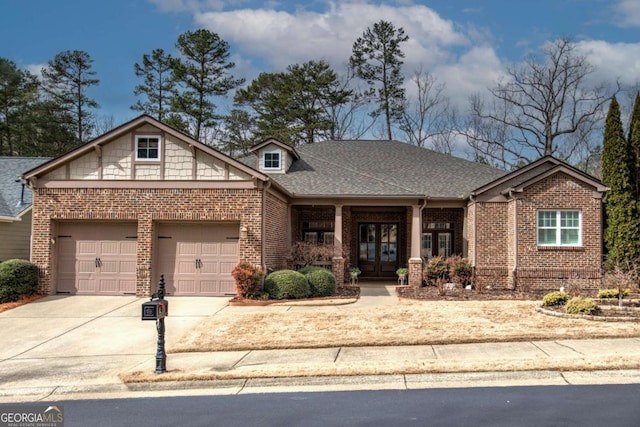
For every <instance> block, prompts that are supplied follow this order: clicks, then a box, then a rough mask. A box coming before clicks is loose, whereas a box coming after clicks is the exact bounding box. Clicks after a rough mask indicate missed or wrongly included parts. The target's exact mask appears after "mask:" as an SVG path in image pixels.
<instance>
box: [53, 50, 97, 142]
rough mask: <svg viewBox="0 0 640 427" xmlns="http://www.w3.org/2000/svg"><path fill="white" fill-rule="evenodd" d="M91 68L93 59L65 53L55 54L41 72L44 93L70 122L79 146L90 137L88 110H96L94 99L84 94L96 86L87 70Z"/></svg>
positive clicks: (90, 123) (93, 72) (87, 56)
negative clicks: (74, 129)
mask: <svg viewBox="0 0 640 427" xmlns="http://www.w3.org/2000/svg"><path fill="white" fill-rule="evenodd" d="M92 64H93V59H91V56H89V54H88V53H87V52H84V51H81V50H74V51H69V50H66V51H63V52H60V53H58V54H57V55H56V56H55V57H54V58H53V60H51V61H49V63H48V65H47V67H45V68H43V69H42V77H43V79H44V89H45V91H46V92H47V93H48V94H49V96H50V97H51V100H52V101H54V102H55V103H57V104H58V105H60V106H61V108H63V109H64V110H65V111H66V112H67V113H68V114H69V116H70V117H72V118H73V124H74V127H75V128H76V138H77V141H78V142H80V143H82V142H85V141H87V140H88V139H89V137H90V136H91V129H92V127H93V114H92V113H91V110H90V109H92V108H98V107H99V105H98V103H97V102H96V101H95V100H94V99H92V98H89V97H88V96H87V90H88V89H89V88H90V87H91V86H95V85H97V84H98V83H100V80H98V79H96V78H95V75H96V72H95V71H94V70H92V69H91V65H92Z"/></svg>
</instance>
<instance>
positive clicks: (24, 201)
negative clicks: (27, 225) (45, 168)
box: [0, 156, 50, 221]
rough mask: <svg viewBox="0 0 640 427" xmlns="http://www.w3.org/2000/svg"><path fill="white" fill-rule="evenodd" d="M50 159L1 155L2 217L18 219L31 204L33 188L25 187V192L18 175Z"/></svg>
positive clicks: (0, 210) (0, 190)
mask: <svg viewBox="0 0 640 427" xmlns="http://www.w3.org/2000/svg"><path fill="white" fill-rule="evenodd" d="M49 160H50V159H49V158H48V157H13V156H10V157H0V219H3V220H10V221H15V220H18V219H19V218H20V216H21V215H22V213H24V212H25V211H26V210H27V209H28V208H29V207H30V206H31V190H29V189H28V188H24V192H23V186H22V182H21V180H19V179H18V177H19V176H20V175H22V173H24V171H26V170H29V169H33V168H34V167H37V166H39V165H41V164H42V163H44V162H47V161H49ZM25 187H26V186H25Z"/></svg>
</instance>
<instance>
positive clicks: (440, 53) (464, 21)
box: [0, 0, 640, 124]
mask: <svg viewBox="0 0 640 427" xmlns="http://www.w3.org/2000/svg"><path fill="white" fill-rule="evenodd" d="M381 19H385V20H388V21H391V22H393V23H394V24H395V25H396V26H398V27H403V28H404V30H405V32H406V33H407V34H408V35H409V37H410V41H409V42H408V43H407V44H405V46H404V51H405V53H406V58H405V67H404V70H405V74H406V75H407V76H410V75H411V74H413V71H415V70H417V69H418V68H420V67H422V68H423V69H424V70H428V71H430V72H432V73H433V74H434V75H435V76H436V77H437V78H438V80H439V81H440V82H443V83H445V84H446V87H447V91H448V95H449V96H450V97H451V99H452V101H453V102H454V103H457V104H459V105H462V104H463V103H464V102H465V100H466V98H467V97H468V96H469V95H470V94H472V93H474V92H476V91H482V90H485V88H486V87H487V86H490V85H491V84H492V82H494V81H495V80H496V79H498V78H499V77H500V76H501V75H502V74H501V73H502V71H503V70H504V67H505V65H506V64H509V63H514V62H518V61H519V60H521V58H522V57H523V55H525V54H526V53H528V52H530V51H531V50H536V49H538V48H539V47H540V46H541V45H542V44H544V43H545V42H547V41H550V40H554V39H556V38H558V37H561V36H569V37H572V38H573V39H574V40H575V41H577V42H578V43H579V46H580V48H581V49H582V51H583V52H584V54H585V55H586V56H587V57H588V58H589V59H590V60H592V62H593V63H594V64H595V65H596V66H597V69H598V72H597V75H596V77H598V78H600V79H605V80H611V81H613V80H615V79H616V78H619V79H621V81H622V82H623V83H626V84H630V85H632V84H634V83H636V82H638V81H639V80H640V59H638V58H640V37H638V36H639V35H640V31H639V30H640V1H638V0H536V1H530V0H484V1H481V0H476V1H471V0H468V1H463V0H433V1H429V2H426V1H411V0H399V1H396V2H376V1H348V2H341V1H334V2H328V1H317V0H312V1H311V2H308V1H307V2H302V1H271V2H256V1H249V0H110V1H87V0H58V1H53V0H0V39H1V40H3V43H2V48H0V56H1V57H5V58H8V59H11V60H13V61H14V62H16V63H17V64H18V65H19V66H20V67H24V68H28V69H30V70H32V71H37V70H39V69H40V68H41V67H42V66H43V65H44V64H46V62H47V61H49V60H50V59H52V58H53V57H54V56H55V54H56V53H58V52H60V51H63V50H67V49H68V50H74V49H78V50H85V51H87V52H88V53H89V54H90V55H91V57H92V58H93V59H94V64H93V68H94V70H95V71H96V72H97V77H98V78H99V79H100V80H101V82H100V85H99V86H98V87H97V88H94V89H93V90H92V92H91V93H90V95H92V96H93V97H94V98H95V99H96V100H97V101H98V102H99V103H100V105H101V108H100V109H99V110H97V114H98V115H101V116H113V119H114V121H115V124H119V123H121V122H124V121H126V120H128V119H131V118H133V117H135V116H136V115H137V114H138V113H137V112H135V111H131V110H130V109H129V106H130V105H132V104H133V103H134V102H135V100H136V98H135V97H134V96H133V88H134V86H135V85H136V84H137V83H138V80H137V78H136V77H135V75H134V73H133V64H134V63H135V62H140V61H141V58H142V55H143V54H145V53H150V52H151V51H152V50H153V49H154V48H163V49H165V51H169V52H173V51H174V44H175V40H176V39H177V37H178V35H179V34H181V33H183V32H185V31H187V30H193V29H197V28H203V27H204V28H207V29H209V30H212V31H215V32H217V33H218V34H219V35H220V36H221V37H222V38H223V39H224V40H226V41H227V42H228V43H229V44H230V46H231V50H232V56H233V60H234V61H235V62H236V64H237V66H236V69H235V71H234V74H235V76H236V77H244V78H246V79H247V81H250V80H251V79H253V78H254V77H256V76H257V74H258V73H259V72H261V71H275V70H278V71H279V70H282V69H284V68H285V67H286V66H287V65H289V64H293V63H302V62H305V61H308V60H310V59H325V60H327V61H328V62H329V63H330V64H332V66H333V67H334V68H335V69H336V71H338V72H342V71H343V69H344V66H345V64H346V62H347V60H348V57H349V55H350V53H351V46H352V44H353V41H354V40H355V39H356V37H358V36H359V35H360V34H362V31H364V29H365V28H366V27H367V26H370V25H372V24H373V23H374V22H376V21H379V20H381ZM219 104H220V105H221V106H222V108H226V107H225V106H224V105H225V102H224V101H222V100H221V102H219Z"/></svg>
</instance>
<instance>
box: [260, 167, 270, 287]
mask: <svg viewBox="0 0 640 427" xmlns="http://www.w3.org/2000/svg"><path fill="white" fill-rule="evenodd" d="M269 188H271V180H270V179H267V182H266V184H265V186H264V187H263V188H262V238H261V243H262V244H261V246H262V254H261V257H262V272H263V274H262V285H261V289H262V290H264V281H265V279H266V278H267V262H266V256H267V248H266V245H265V240H266V239H265V237H266V224H267V220H266V217H267V215H266V214H267V191H268V190H269Z"/></svg>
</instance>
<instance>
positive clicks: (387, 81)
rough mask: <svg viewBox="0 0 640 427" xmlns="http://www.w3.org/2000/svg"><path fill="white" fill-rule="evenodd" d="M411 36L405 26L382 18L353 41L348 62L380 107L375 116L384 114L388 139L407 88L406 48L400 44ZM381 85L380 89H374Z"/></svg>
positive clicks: (402, 107)
mask: <svg viewBox="0 0 640 427" xmlns="http://www.w3.org/2000/svg"><path fill="white" fill-rule="evenodd" d="M407 40H409V36H407V35H405V33H404V29H403V28H402V27H400V28H398V29H396V28H395V27H394V26H393V24H392V23H391V22H387V21H380V22H376V23H375V24H373V29H371V28H367V29H366V31H365V32H364V33H363V34H362V37H358V39H356V41H355V42H354V43H353V48H352V51H353V54H352V55H351V58H349V64H350V66H351V68H352V69H353V71H354V72H355V75H356V76H358V77H359V78H361V79H363V80H365V81H366V82H367V84H368V85H369V86H371V88H370V91H369V92H367V94H368V95H371V96H374V97H375V99H376V102H377V103H378V108H377V109H376V110H375V111H374V112H373V113H372V115H373V116H374V117H377V116H378V115H380V114H383V115H384V118H385V127H386V131H387V137H388V139H393V134H392V130H391V124H392V123H394V122H397V121H399V120H400V119H401V118H402V113H403V112H404V104H405V101H406V100H405V91H404V88H403V87H402V84H403V82H404V77H403V76H402V72H401V71H402V64H403V61H402V58H404V52H403V51H402V50H401V49H400V44H401V43H404V42H406V41H407ZM376 85H378V90H377V91H376V90H375V87H376Z"/></svg>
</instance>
